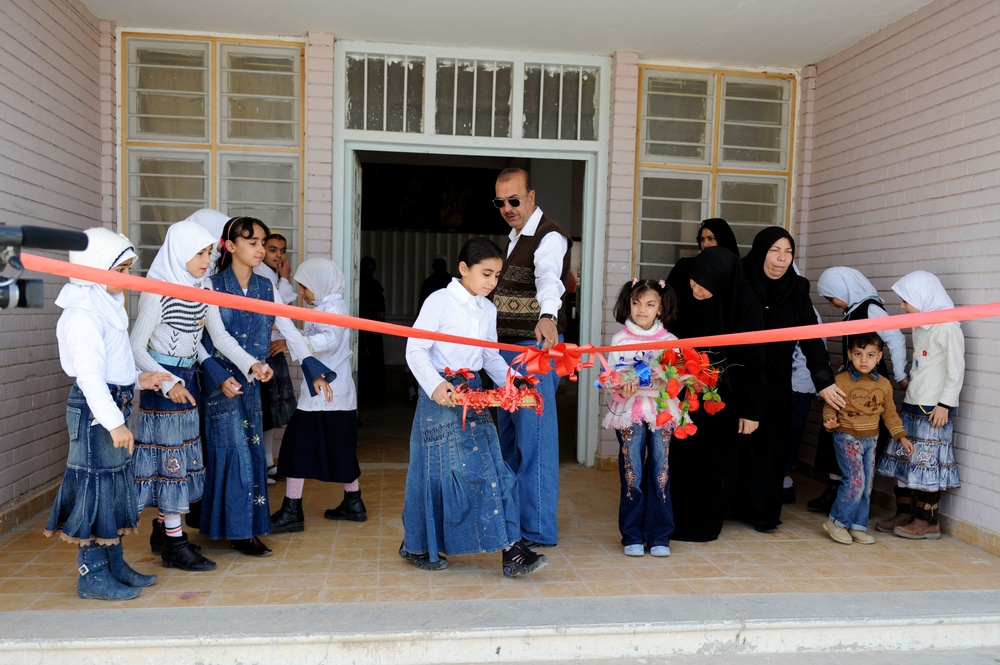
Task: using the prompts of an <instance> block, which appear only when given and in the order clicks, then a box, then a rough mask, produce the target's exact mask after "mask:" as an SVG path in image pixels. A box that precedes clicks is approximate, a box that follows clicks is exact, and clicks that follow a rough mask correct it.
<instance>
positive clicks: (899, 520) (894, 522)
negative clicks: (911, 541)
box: [875, 487, 913, 533]
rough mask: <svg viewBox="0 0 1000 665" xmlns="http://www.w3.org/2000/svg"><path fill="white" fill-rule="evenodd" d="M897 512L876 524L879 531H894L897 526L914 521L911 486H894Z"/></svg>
mask: <svg viewBox="0 0 1000 665" xmlns="http://www.w3.org/2000/svg"><path fill="white" fill-rule="evenodd" d="M892 492H893V494H895V495H896V514H895V515H893V516H892V517H890V518H889V519H887V520H882V521H881V522H879V523H878V524H876V525H875V529H876V530H877V531H881V532H882V533H892V532H893V529H895V528H896V527H897V526H906V525H907V524H909V523H910V522H912V521H913V492H912V491H911V490H910V488H909V487H894V488H893V491H892Z"/></svg>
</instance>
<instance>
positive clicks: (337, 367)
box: [298, 293, 358, 411]
mask: <svg viewBox="0 0 1000 665" xmlns="http://www.w3.org/2000/svg"><path fill="white" fill-rule="evenodd" d="M314 309H315V311H317V312H329V313H330V314H344V315H346V314H347V303H345V302H344V296H343V295H341V294H339V293H335V294H331V295H328V296H327V297H326V298H324V299H323V300H321V301H320V302H318V303H316V307H315V308H314ZM302 333H303V335H304V336H305V342H306V344H307V345H308V346H309V350H310V351H311V352H312V355H313V356H314V357H315V358H316V359H317V360H319V361H320V362H321V363H323V364H324V365H326V366H327V367H329V368H330V369H332V370H333V371H334V372H336V373H337V378H336V379H335V380H334V381H333V383H331V384H330V388H332V389H333V401H332V402H327V401H326V399H325V398H324V397H323V394H322V393H319V394H317V395H315V396H311V395H310V394H309V386H308V385H306V381H305V379H303V380H302V386H301V388H300V390H299V403H298V408H299V409H300V410H302V411H354V410H355V409H357V408H358V396H357V391H356V390H355V388H354V377H353V376H352V373H351V371H352V370H351V357H352V356H353V354H352V353H351V336H350V331H349V330H347V329H346V328H340V327H338V326H330V325H324V324H320V323H313V322H311V321H307V322H306V324H305V326H304V327H303V330H302Z"/></svg>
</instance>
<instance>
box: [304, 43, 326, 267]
mask: <svg viewBox="0 0 1000 665" xmlns="http://www.w3.org/2000/svg"><path fill="white" fill-rule="evenodd" d="M333 42H334V39H333V35H331V34H328V33H315V32H310V33H309V36H308V38H307V41H306V146H305V147H306V171H305V174H304V177H305V220H304V221H305V247H308V248H309V251H308V253H303V258H309V257H316V256H321V257H326V258H330V256H331V254H332V252H333V245H332V233H333Z"/></svg>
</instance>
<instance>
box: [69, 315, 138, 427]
mask: <svg viewBox="0 0 1000 665" xmlns="http://www.w3.org/2000/svg"><path fill="white" fill-rule="evenodd" d="M56 340H57V341H58V343H59V364H60V365H61V366H62V368H63V371H64V372H66V374H67V375H69V376H71V377H74V378H75V379H76V385H77V386H79V387H80V390H81V391H83V395H84V397H86V398H87V406H89V407H90V410H91V412H92V413H93V414H94V420H96V421H97V422H98V423H100V424H101V426H102V427H104V429H106V430H108V431H109V432H110V431H111V430H113V429H114V428H116V427H119V426H121V425H124V424H125V415H124V414H123V413H122V412H121V409H119V408H118V405H117V404H115V401H114V399H112V398H111V393H110V392H109V391H108V385H107V384H109V383H110V384H114V385H117V386H132V385H135V383H136V381H137V380H138V374H137V372H136V367H135V361H134V360H133V358H132V347H131V345H130V344H129V339H128V330H127V329H126V330H122V329H119V328H117V327H115V326H113V325H111V323H109V322H108V321H107V320H106V319H105V318H103V317H102V316H100V315H99V314H98V312H95V311H93V310H89V309H85V308H83V307H67V308H66V309H64V310H63V313H62V314H61V315H60V316H59V322H58V323H57V324H56Z"/></svg>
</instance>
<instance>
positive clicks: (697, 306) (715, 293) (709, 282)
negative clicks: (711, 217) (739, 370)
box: [678, 247, 750, 337]
mask: <svg viewBox="0 0 1000 665" xmlns="http://www.w3.org/2000/svg"><path fill="white" fill-rule="evenodd" d="M740 271H741V268H740V258H739V256H737V255H736V254H733V253H732V252H730V251H729V250H727V249H723V248H722V247H706V248H705V250H704V251H702V252H701V254H699V255H698V256H696V257H694V261H693V264H692V266H691V277H690V279H692V280H694V282H695V283H696V284H698V285H699V286H701V287H703V288H705V289H708V290H709V291H711V292H712V297H711V298H708V299H707V300H698V299H696V298H695V297H694V295H693V294H692V293H691V285H690V284H688V285H687V287H686V288H685V289H684V291H686V293H685V294H684V295H685V297H684V298H683V299H684V300H685V302H684V303H682V304H681V307H682V308H684V309H686V310H687V311H686V312H683V311H682V314H684V315H686V316H684V317H683V318H684V319H685V321H684V322H683V323H684V330H683V332H684V333H685V334H684V336H685V337H692V336H699V337H700V336H702V335H724V334H726V333H731V332H736V331H735V329H734V322H735V318H736V311H737V306H738V304H739V299H740V298H745V297H747V296H749V295H750V294H749V293H746V282H745V281H744V279H743V276H742V275H741V274H740ZM741 291H742V292H743V293H741ZM685 305H686V307H685ZM678 322H680V321H678Z"/></svg>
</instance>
